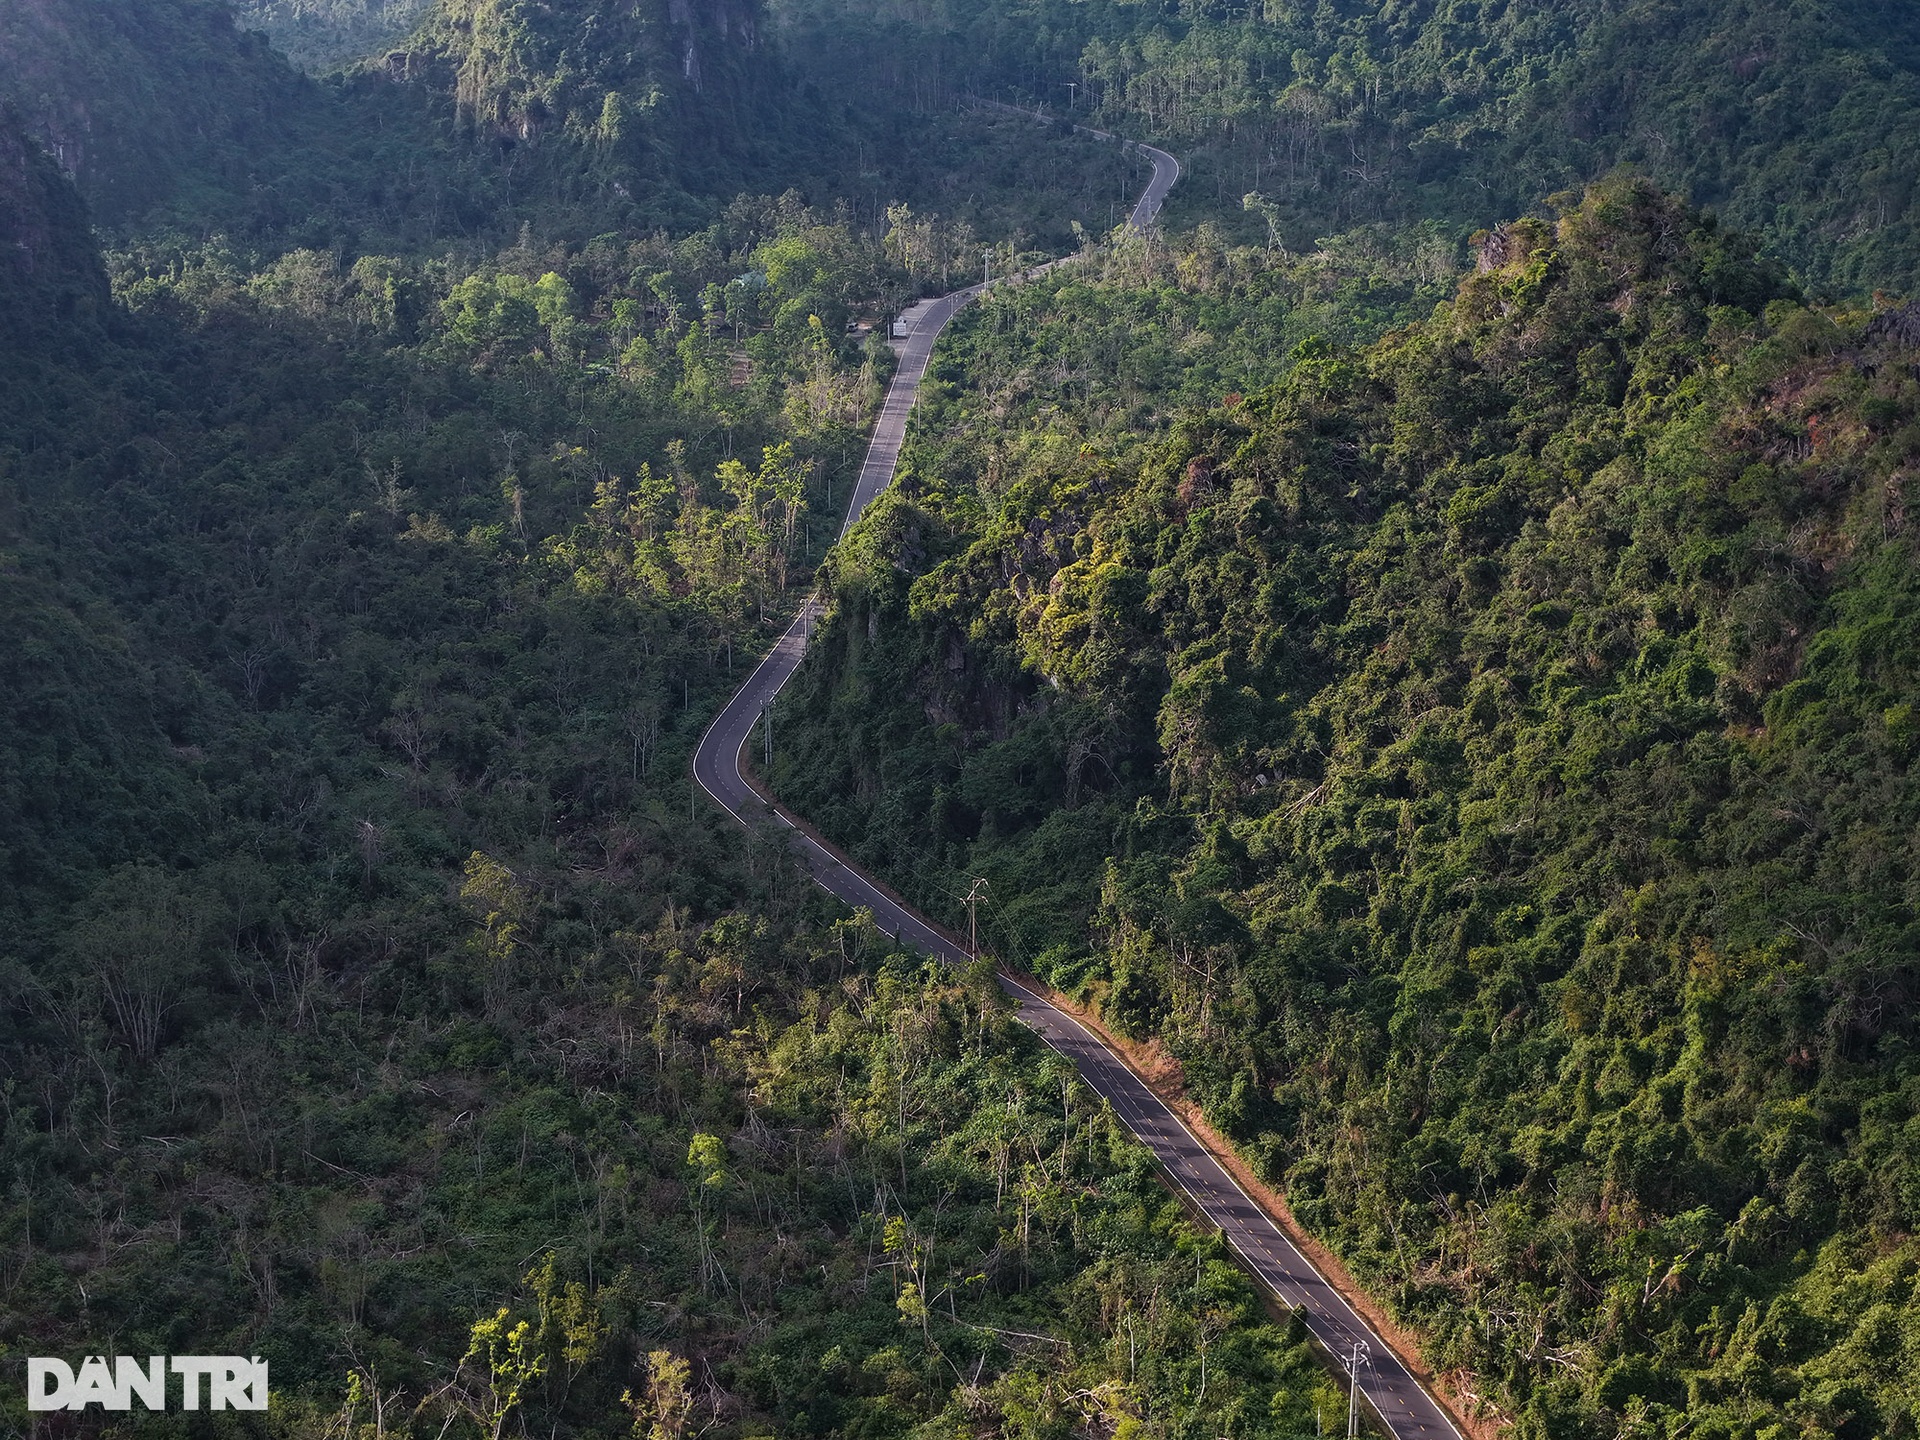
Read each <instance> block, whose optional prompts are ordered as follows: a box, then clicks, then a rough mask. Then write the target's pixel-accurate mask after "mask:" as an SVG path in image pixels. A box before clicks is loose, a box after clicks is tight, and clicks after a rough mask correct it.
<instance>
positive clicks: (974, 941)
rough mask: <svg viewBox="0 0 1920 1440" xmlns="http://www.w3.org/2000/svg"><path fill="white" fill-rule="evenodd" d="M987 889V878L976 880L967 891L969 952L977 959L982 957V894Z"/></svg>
mask: <svg viewBox="0 0 1920 1440" xmlns="http://www.w3.org/2000/svg"><path fill="white" fill-rule="evenodd" d="M986 889H987V882H986V881H985V880H975V881H974V882H973V888H972V889H971V890H969V891H967V953H968V954H969V955H971V956H973V958H974V959H976V960H978V959H979V958H980V909H979V907H980V895H981V892H982V891H984V890H986Z"/></svg>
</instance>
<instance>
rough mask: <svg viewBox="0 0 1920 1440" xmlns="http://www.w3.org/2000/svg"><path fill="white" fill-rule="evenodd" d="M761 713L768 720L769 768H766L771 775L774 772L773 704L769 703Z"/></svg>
mask: <svg viewBox="0 0 1920 1440" xmlns="http://www.w3.org/2000/svg"><path fill="white" fill-rule="evenodd" d="M760 713H761V715H762V716H764V717H765V718H766V722H767V769H766V773H767V774H769V775H771V774H772V773H773V706H771V705H769V706H767V708H766V709H764V710H762V711H761V712H760Z"/></svg>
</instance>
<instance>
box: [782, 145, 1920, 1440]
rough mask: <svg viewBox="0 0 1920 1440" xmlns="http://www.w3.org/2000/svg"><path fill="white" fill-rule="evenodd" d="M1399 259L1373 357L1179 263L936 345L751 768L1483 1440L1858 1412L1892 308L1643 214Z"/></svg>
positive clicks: (1910, 1043)
mask: <svg viewBox="0 0 1920 1440" xmlns="http://www.w3.org/2000/svg"><path fill="white" fill-rule="evenodd" d="M1418 258H1419V256H1418V252H1417V251H1416V252H1414V255H1413V256H1412V257H1410V258H1408V259H1403V260H1402V265H1403V267H1405V268H1404V269H1403V279H1402V280H1401V282H1400V285H1399V287H1398V288H1397V289H1395V288H1391V287H1389V288H1386V289H1384V290H1380V291H1376V292H1370V293H1372V294H1373V298H1374V302H1375V304H1376V306H1377V310H1378V319H1377V320H1376V322H1375V330H1376V333H1378V331H1379V330H1381V329H1384V330H1385V333H1384V334H1380V335H1379V338H1377V339H1373V340H1372V341H1371V343H1356V340H1357V339H1358V338H1364V330H1362V332H1361V335H1360V336H1359V337H1356V335H1355V331H1356V327H1357V323H1358V322H1357V321H1356V320H1354V319H1352V318H1349V319H1348V322H1347V328H1346V330H1345V332H1344V333H1343V332H1341V331H1339V330H1338V329H1335V328H1333V327H1329V326H1327V325H1326V323H1325V321H1324V319H1323V317H1322V315H1321V314H1320V313H1318V310H1317V306H1318V305H1319V304H1320V303H1321V302H1320V301H1319V300H1317V299H1316V294H1317V292H1316V291H1315V290H1314V289H1313V288H1311V287H1310V286H1309V285H1307V284H1306V283H1304V281H1303V277H1302V276H1301V275H1300V274H1299V273H1298V272H1297V270H1296V269H1291V268H1289V267H1290V264H1297V262H1286V261H1279V260H1275V259H1274V258H1273V257H1272V256H1271V255H1269V254H1267V253H1266V252H1264V251H1252V252H1248V251H1232V250H1225V251H1223V250H1222V249H1221V248H1220V247H1219V246H1218V245H1217V244H1209V243H1206V242H1205V237H1196V238H1194V239H1192V240H1189V241H1187V242H1183V243H1176V244H1173V245H1171V246H1168V247H1166V248H1160V247H1158V246H1155V247H1151V248H1149V247H1145V246H1141V247H1138V248H1137V249H1136V252H1135V253H1134V254H1133V255H1132V256H1131V257H1128V256H1126V255H1124V254H1120V255H1115V256H1114V257H1113V258H1112V259H1111V260H1110V261H1109V263H1108V267H1107V270H1106V273H1104V274H1096V273H1089V272H1085V271H1080V272H1075V273H1073V274H1072V275H1071V276H1063V277H1061V278H1058V279H1054V280H1050V281H1048V282H1046V283H1044V284H1036V285H1032V286H1028V287H1024V288H1016V289H1014V290H1011V291H1008V292H1006V293H1004V294H997V295H995V296H994V297H993V298H992V299H990V300H989V301H987V302H986V303H984V304H983V305H982V306H981V307H980V308H979V309H978V310H977V312H974V313H971V314H969V315H968V316H966V317H965V318H963V320H962V321H961V322H960V323H961V325H962V330H961V332H960V333H959V335H958V336H957V337H956V339H955V341H954V343H953V344H952V346H951V347H950V348H948V349H947V350H946V351H944V352H943V357H942V359H941V360H940V361H939V363H938V365H937V367H936V368H937V372H938V380H939V383H940V397H939V403H938V404H936V405H932V406H930V407H929V408H928V409H927V410H926V411H925V412H924V415H923V417H922V418H921V424H920V430H919V433H918V437H917V438H916V439H914V440H912V441H911V442H910V447H909V464H910V466H911V469H910V473H909V476H908V478H907V479H906V480H905V481H903V483H902V485H901V487H900V489H899V491H898V493H897V495H896V496H895V497H893V498H892V499H891V502H890V503H888V504H887V505H886V506H885V507H884V508H883V509H880V510H877V511H876V512H875V513H874V514H873V515H872V516H871V518H869V519H867V520H865V521H863V522H862V525H861V526H860V528H859V531H858V532H857V534H856V535H855V536H854V537H853V538H851V539H850V541H849V543H848V544H847V545H845V546H843V547H842V548H841V549H840V550H838V551H836V552H835V554H834V555H833V556H832V557H831V559H830V561H829V564H828V568H827V577H828V583H829V585H830V588H831V592H832V595H833V607H834V608H833V610H832V613H831V615H830V618H829V621H828V622H827V627H826V629H825V630H824V631H823V634H822V637H821V639H820V640H819V641H818V642H817V644H816V648H815V651H814V653H813V657H812V658H811V659H810V661H809V665H808V667H807V668H806V669H805V670H803V672H802V675H801V679H800V685H799V687H798V689H797V691H796V693H794V694H793V696H792V698H790V699H789V700H788V701H786V702H785V705H784V709H783V713H782V715H781V718H780V721H779V723H778V724H777V725H776V731H775V733H776V734H777V735H783V736H784V737H785V738H784V744H783V747H782V749H781V750H780V752H778V753H777V754H776V757H775V762H774V770H773V777H772V778H773V779H774V782H775V787H776V789H777V790H778V791H779V793H780V794H781V795H782V797H783V798H785V799H787V800H789V801H790V802H791V803H792V804H793V805H794V807H795V808H796V809H797V810H798V811H800V812H801V813H803V814H806V815H808V816H809V817H811V818H813V819H814V820H815V821H816V822H818V823H820V824H821V825H822V826H823V828H825V829H826V830H827V831H828V833H829V834H830V835H833V836H834V837H836V838H838V839H840V840H842V841H843V842H844V843H846V844H847V845H848V846H849V848H850V849H851V850H852V851H853V853H854V854H855V855H857V856H859V857H862V858H863V859H865V860H867V861H868V862H870V863H871V864H872V865H873V866H874V867H875V868H876V869H878V870H879V871H880V872H881V873H883V874H886V875H888V876H889V877H890V878H892V879H893V880H894V882H895V883H896V884H898V885H899V886H900V887H901V888H903V889H904V890H906V891H907V893H909V894H910V895H912V896H914V897H915V898H916V899H918V900H920V901H921V902H922V903H924V904H926V905H927V906H928V907H929V908H930V909H932V910H933V911H934V912H935V913H938V914H946V915H948V916H949V917H952V916H953V914H954V913H955V906H954V902H953V901H952V899H951V896H952V895H953V894H954V893H956V892H963V891H964V889H965V887H966V884H967V882H968V880H969V879H970V878H971V877H974V876H984V877H986V878H987V879H988V880H989V881H990V882H991V886H992V894H993V896H994V897H995V900H996V902H997V903H996V904H995V905H994V906H992V907H990V915H991V921H990V923H989V924H988V929H989V933H990V934H991V935H992V937H993V941H994V944H995V945H996V947H997V948H998V949H999V951H1000V953H1001V954H1003V955H1004V956H1006V957H1007V958H1009V959H1011V960H1014V961H1015V962H1017V963H1020V964H1024V965H1028V966H1031V967H1032V968H1033V969H1034V970H1036V971H1037V972H1038V973H1039V974H1040V975H1041V976H1043V977H1044V978H1046V979H1048V980H1050V981H1052V982H1053V983H1054V984H1056V985H1058V986H1060V987H1062V988H1063V989H1066V990H1068V991H1070V992H1072V993H1074V994H1077V995H1079V996H1081V997H1082V998H1083V999H1085V1000H1086V1001H1087V1002H1088V1003H1090V1004H1092V1005H1094V1006H1096V1007H1097V1008H1098V1009H1099V1010H1100V1012H1101V1013H1102V1014H1103V1015H1104V1016H1105V1017H1106V1018H1107V1020H1108V1021H1109V1022H1110V1023H1112V1024H1114V1025H1116V1026H1118V1027H1120V1028H1121V1029H1123V1030H1125V1031H1127V1032H1130V1033H1132V1034H1134V1035H1137V1036H1143V1037H1144V1036H1157V1037H1159V1038H1160V1039H1161V1040H1162V1041H1163V1042H1164V1043H1165V1044H1166V1045H1167V1046H1168V1047H1169V1048H1170V1050H1171V1051H1172V1052H1173V1053H1174V1054H1175V1055H1176V1056H1177V1057H1178V1058H1179V1059H1180V1060H1181V1061H1183V1062H1184V1065H1185V1068H1186V1074H1187V1077H1188V1080H1189V1083H1190V1084H1191V1085H1192V1086H1193V1087H1194V1090H1195V1092H1196V1093H1197V1095H1198V1096H1199V1097H1200V1098H1201V1099H1202V1100H1203V1101H1204V1103H1205V1105H1206V1107H1207V1109H1208V1111H1209V1113H1210V1114H1211V1115H1212V1116H1213V1117H1214V1118H1215V1119H1216V1120H1217V1121H1218V1122H1219V1123H1220V1124H1221V1125H1222V1127H1223V1128H1225V1129H1226V1130H1227V1131H1228V1132H1229V1133H1231V1134H1232V1135H1233V1136H1234V1137H1235V1138H1236V1140H1237V1141H1238V1142H1239V1143H1240V1144H1241V1145H1242V1146H1243V1147H1244V1149H1245V1151H1246V1153H1247V1154H1248V1155H1249V1156H1250V1157H1251V1158H1252V1159H1253V1160H1254V1161H1255V1162H1256V1163H1257V1164H1258V1165H1259V1167H1260V1168H1261V1169H1262V1170H1263V1171H1264V1172H1265V1173H1266V1174H1267V1175H1268V1176H1270V1177H1271V1178H1272V1179H1273V1180H1274V1181H1276V1182H1277V1183H1279V1184H1281V1185H1283V1186H1284V1188H1285V1189H1286V1191H1287V1192H1288V1194H1289V1196H1290V1197H1291V1200H1292V1203H1293V1204H1294V1206H1295V1208H1296V1210H1297V1212H1298V1213H1299V1214H1300V1215H1301V1217H1302V1218H1303V1219H1304V1220H1305V1221H1306V1222H1307V1223H1308V1224H1309V1225H1311V1226H1312V1227H1313V1228H1314V1229H1315V1230H1316V1231H1318V1232H1319V1233H1321V1234H1323V1235H1325V1236H1327V1237H1328V1238H1329V1239H1330V1240H1331V1241H1332V1242H1333V1243H1334V1244H1335V1245H1336V1246H1337V1247H1338V1248H1339V1249H1340V1250H1341V1251H1342V1253H1343V1254H1344V1255H1345V1256H1346V1258H1347V1259H1348V1261H1349V1262H1350V1263H1351V1264H1352V1265H1353V1267H1354V1269H1355V1270H1356V1272H1357V1273H1358V1274H1360V1275H1361V1276H1363V1277H1364V1278H1365V1280H1366V1281H1367V1282H1368V1283H1369V1284H1370V1285H1371V1286H1372V1287H1374V1288H1375V1290H1376V1291H1377V1293H1379V1294H1380V1295H1382V1296H1383V1297H1386V1298H1387V1299H1388V1300H1389V1301H1390V1303H1391V1304H1392V1306H1393V1307H1394V1309H1395V1311H1396V1312H1397V1313H1398V1314H1399V1315H1400V1316H1401V1317H1402V1318H1403V1319H1405V1320H1406V1321H1407V1322H1409V1323H1410V1324H1411V1325H1413V1326H1414V1327H1415V1328H1416V1329H1417V1330H1418V1331H1419V1332H1420V1333H1421V1334H1422V1335H1423V1336H1424V1337H1425V1339H1426V1343H1427V1345H1428V1346H1429V1358H1430V1359H1432V1360H1434V1361H1435V1362H1436V1363H1437V1364H1439V1365H1440V1366H1441V1367H1442V1368H1444V1369H1452V1368H1458V1369H1460V1370H1463V1371H1465V1372H1468V1373H1471V1374H1473V1375H1477V1376H1479V1377H1481V1381H1482V1383H1483V1384H1484V1386H1485V1387H1486V1390H1485V1391H1483V1393H1487V1394H1488V1396H1489V1398H1490V1400H1491V1401H1492V1402H1493V1405H1494V1412H1495V1413H1496V1414H1498V1415H1501V1416H1504V1417H1506V1418H1507V1419H1509V1420H1511V1421H1512V1422H1513V1423H1514V1424H1515V1426H1516V1433H1518V1434H1523V1435H1583V1434H1592V1435H1603V1434H1612V1433H1616V1432H1619V1431H1621V1430H1622V1429H1623V1427H1624V1428H1626V1429H1631V1430H1633V1431H1634V1433H1641V1434H1671V1435H1679V1434H1682V1433H1686V1434H1691V1435H1722V1436H1735V1435H1739V1436H1753V1435H1774V1434H1787V1433H1830V1434H1842V1435H1858V1436H1867V1435H1875V1434H1877V1435H1899V1434H1907V1433H1911V1432H1912V1429H1913V1427H1914V1425H1915V1423H1916V1419H1920V1405H1917V1403H1916V1399H1915V1394H1914V1391H1913V1388H1912V1378H1911V1377H1912V1373H1913V1367H1914V1363H1915V1359H1916V1355H1917V1354H1920V1331H1916V1329H1915V1327H1914V1323H1913V1317H1914V1315H1915V1314H1916V1313H1920V1312H1916V1309H1915V1297H1914V1294H1913V1277H1914V1275H1915V1273H1916V1261H1917V1260H1920V1255H1916V1252H1915V1249H1914V1244H1913V1241H1912V1239H1911V1236H1912V1233H1913V1231H1914V1229H1915V1227H1916V1224H1920V1186H1917V1185H1916V1177H1920V1168H1916V1165H1917V1162H1916V1154H1917V1153H1920V1152H1916V1149H1915V1135H1916V1133H1917V1128H1916V1127H1920V1118H1916V1117H1920V1069H1916V1065H1915V1060H1914V1054H1915V1050H1914V1045H1915V1038H1916V1036H1915V1031H1914V1027H1913V1012H1912V997H1913V994H1914V986H1915V983H1916V980H1915V972H1914V965H1913V955H1914V941H1915V934H1916V931H1915V923H1916V922H1915V917H1914V909H1913V906H1914V896H1913V891H1912V876H1913V874H1914V867H1915V860H1916V857H1915V855H1914V853H1913V848H1912V847H1913V836H1914V835H1915V834H1916V833H1917V832H1916V829H1915V826H1916V822H1920V811H1917V810H1916V802H1915V792H1914V787H1913V786H1912V785H1911V783H1910V782H1909V774H1908V772H1909V764H1910V760H1911V749H1912V735H1911V725H1910V715H1911V713H1912V712H1913V711H1914V708H1915V704H1916V700H1917V699H1920V696H1917V695H1916V689H1915V687H1916V683H1920V679H1917V677H1920V670H1917V669H1916V656H1920V649H1917V648H1916V637H1915V635H1914V633H1913V630H1912V623H1913V621H1912V617H1913V614H1914V587H1915V583H1916V582H1915V575H1916V566H1915V557H1914V551H1913V546H1914V535H1913V520H1912V518H1911V515H1910V513H1909V506H1910V497H1909V495H1908V493H1907V489H1908V479H1909V471H1910V469H1911V467H1912V465H1913V463H1914V457H1915V454H1916V447H1920V390H1917V389H1916V382H1915V378H1914V377H1915V375H1916V373H1920V371H1917V370H1916V355H1915V351H1914V346H1915V344H1916V343H1917V342H1920V323H1916V320H1915V318H1914V314H1913V312H1912V311H1910V310H1907V309H1890V310H1885V311H1882V312H1879V313H1877V314H1874V313H1869V312H1866V311H1860V312H1835V311H1826V310H1821V309H1818V308H1809V307H1808V306H1807V305H1805V304H1804V302H1802V301H1801V300H1800V299H1799V298H1797V297H1796V296H1795V294H1794V292H1793V290H1792V288H1791V287H1790V286H1789V285H1788V284H1787V283H1786V282H1785V281H1784V280H1783V278H1782V277H1781V276H1780V274H1779V272H1778V271H1777V270H1774V269H1772V268H1770V267H1769V266H1767V265H1766V264H1763V263H1760V262H1757V261H1756V260H1754V259H1753V258H1752V255H1751V253H1750V252H1749V251H1748V250H1747V249H1746V247H1745V246H1744V244H1743V242H1741V241H1739V240H1738V239H1735V238H1732V237H1729V236H1728V235H1727V234H1726V233H1725V232H1723V231H1722V230H1720V229H1719V228H1717V227H1716V226H1715V225H1714V224H1712V223H1711V222H1710V221H1707V220H1704V219H1702V218H1701V217H1700V216H1699V215H1698V214H1697V213H1696V212H1692V211H1689V210H1687V209H1685V208H1684V207H1682V206H1681V205H1680V204H1679V203H1677V202H1675V201H1673V200H1671V199H1669V198H1666V197H1664V196H1662V195H1661V194H1660V193H1659V192H1658V191H1656V190H1654V189H1652V188H1651V187H1649V186H1647V185H1645V184H1643V183H1638V182H1627V181H1621V182H1615V183H1610V184H1608V185H1606V186H1604V187H1601V188H1600V189H1598V190H1596V191H1594V192H1592V193H1590V194H1589V195H1588V196H1587V197H1586V198H1585V199H1584V200H1582V201H1579V202H1577V203H1570V204H1569V205H1568V206H1567V208H1566V209H1565V210H1564V211H1563V212H1562V213H1561V214H1560V216H1559V217H1558V218H1557V220H1554V221H1551V222H1547V221H1523V222H1518V223H1515V224H1513V225H1510V226H1506V227H1502V228H1501V229H1499V230H1497V231H1495V232H1493V233H1491V234H1487V235H1483V236H1482V237H1481V238H1480V241H1479V244H1478V246H1477V263H1476V265H1475V267H1474V271H1473V273H1472V274H1470V275H1469V276H1467V277H1466V278H1465V279H1464V280H1461V281H1460V282H1459V284H1458V288H1457V290H1456V291H1453V292H1452V293H1451V294H1450V295H1449V297H1448V298H1447V299H1446V300H1445V302H1444V303H1442V304H1440V305H1439V306H1437V307H1435V308H1433V310H1432V313H1431V316H1430V318H1424V319H1421V320H1419V321H1418V322H1416V323H1408V324H1395V316H1396V314H1399V313H1405V312H1406V311H1407V310H1408V309H1410V308H1414V307H1418V306H1419V305H1420V304H1421V302H1422V300H1423V297H1424V291H1423V288H1422V287H1423V284H1425V283H1430V282H1423V280H1422V277H1421V268H1420V266H1419V265H1418V263H1417V261H1418ZM1336 293H1338V292H1337V291H1336ZM1337 310H1338V312H1339V313H1340V314H1342V315H1345V316H1348V317H1352V316H1353V315H1354V310H1353V307H1352V305H1351V302H1350V301H1346V300H1343V301H1342V302H1341V303H1340V304H1339V305H1338V306H1337ZM1387 327H1391V328H1387ZM1303 332H1306V333H1303ZM1187 355H1191V356H1193V357H1194V360H1193V362H1192V363H1191V364H1188V363H1183V358H1182V357H1183V356H1187ZM1183 387H1184V388H1183ZM983 923H984V922H983Z"/></svg>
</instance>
